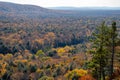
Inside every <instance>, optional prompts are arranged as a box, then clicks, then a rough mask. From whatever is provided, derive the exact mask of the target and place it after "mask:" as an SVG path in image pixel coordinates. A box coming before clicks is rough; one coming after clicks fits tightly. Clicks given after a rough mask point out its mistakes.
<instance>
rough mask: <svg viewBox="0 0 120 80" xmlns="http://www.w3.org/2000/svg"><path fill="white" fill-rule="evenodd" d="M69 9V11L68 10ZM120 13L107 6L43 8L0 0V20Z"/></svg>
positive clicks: (118, 10) (119, 10)
mask: <svg viewBox="0 0 120 80" xmlns="http://www.w3.org/2000/svg"><path fill="white" fill-rule="evenodd" d="M68 10H69V11H68ZM116 14H117V15H120V8H109V7H106V8H104V7H82V8H79V7H78V8H76V7H54V8H43V7H40V6H35V5H23V4H15V3H9V2H0V20H1V19H2V20H3V19H9V20H11V19H13V18H14V17H16V18H18V19H21V18H22V19H23V17H24V18H26V19H27V18H32V19H40V18H53V17H54V18H55V17H65V16H68V17H71V16H77V17H78V16H111V15H116Z"/></svg>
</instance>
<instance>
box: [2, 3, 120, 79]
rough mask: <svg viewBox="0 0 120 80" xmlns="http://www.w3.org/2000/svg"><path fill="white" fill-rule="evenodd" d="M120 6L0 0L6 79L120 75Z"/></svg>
mask: <svg viewBox="0 0 120 80" xmlns="http://www.w3.org/2000/svg"><path fill="white" fill-rule="evenodd" d="M119 30H120V10H74V11H72V10H68V11H65V10H51V9H45V8H42V7H39V6H33V5H20V4H13V3H6V2H0V80H113V79H114V80H119V79H120V32H119Z"/></svg>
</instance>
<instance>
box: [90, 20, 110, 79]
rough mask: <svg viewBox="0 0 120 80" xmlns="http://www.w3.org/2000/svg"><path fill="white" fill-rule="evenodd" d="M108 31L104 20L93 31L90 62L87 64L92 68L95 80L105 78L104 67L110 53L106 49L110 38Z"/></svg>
mask: <svg viewBox="0 0 120 80" xmlns="http://www.w3.org/2000/svg"><path fill="white" fill-rule="evenodd" d="M109 32H110V29H109V27H107V26H106V25H105V22H103V23H102V24H101V26H99V27H98V28H97V29H96V31H95V32H94V33H93V39H92V43H93V45H92V49H91V50H90V52H91V54H92V62H91V63H90V64H89V66H90V67H91V68H92V70H93V73H94V76H95V77H96V78H97V80H105V67H106V66H107V63H108V59H109V58H108V55H110V51H109V50H108V44H109V38H110V37H109Z"/></svg>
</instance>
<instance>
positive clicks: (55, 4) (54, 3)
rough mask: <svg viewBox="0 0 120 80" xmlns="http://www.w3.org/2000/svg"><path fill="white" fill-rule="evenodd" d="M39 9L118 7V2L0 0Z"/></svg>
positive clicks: (89, 0)
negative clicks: (38, 7) (30, 5)
mask: <svg viewBox="0 0 120 80" xmlns="http://www.w3.org/2000/svg"><path fill="white" fill-rule="evenodd" d="M0 1H4V2H13V3H20V4H32V5H38V6H41V7H58V6H60V7H120V0H0Z"/></svg>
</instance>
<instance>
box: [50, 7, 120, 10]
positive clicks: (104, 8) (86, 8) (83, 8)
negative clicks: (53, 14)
mask: <svg viewBox="0 0 120 80" xmlns="http://www.w3.org/2000/svg"><path fill="white" fill-rule="evenodd" d="M49 9H54V10H120V7H49Z"/></svg>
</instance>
